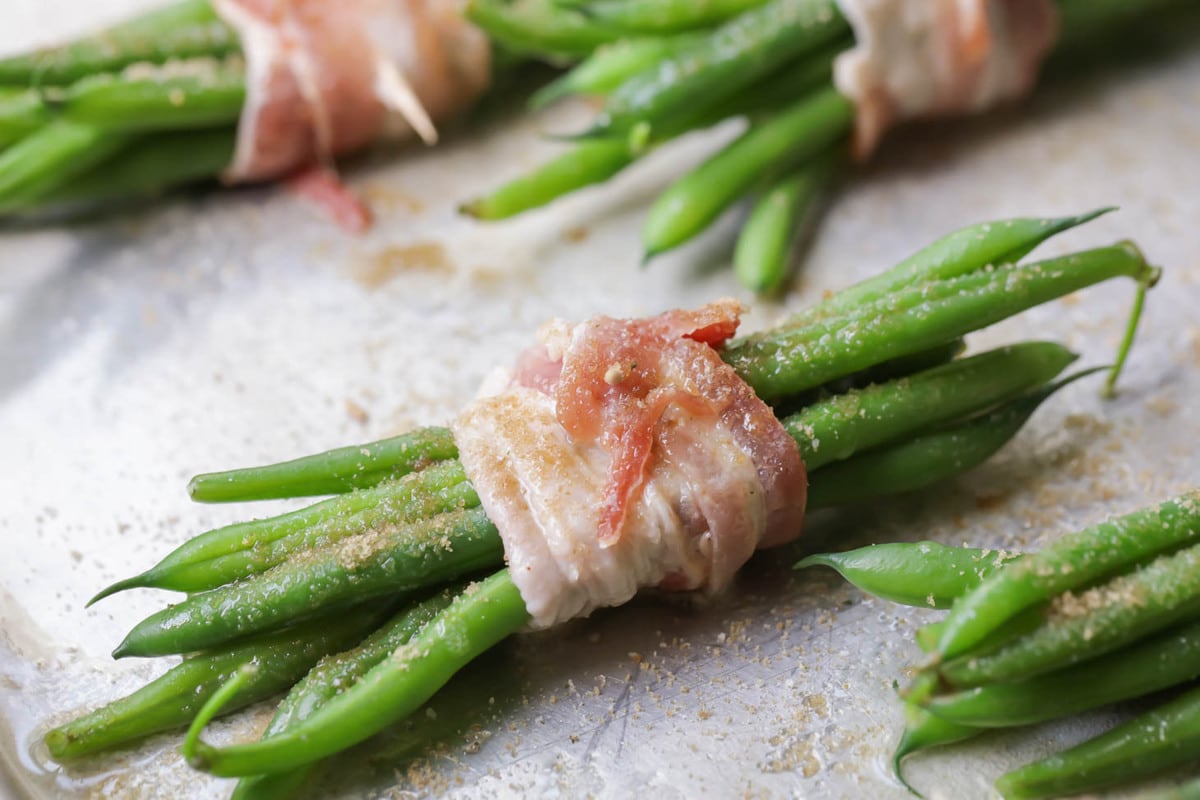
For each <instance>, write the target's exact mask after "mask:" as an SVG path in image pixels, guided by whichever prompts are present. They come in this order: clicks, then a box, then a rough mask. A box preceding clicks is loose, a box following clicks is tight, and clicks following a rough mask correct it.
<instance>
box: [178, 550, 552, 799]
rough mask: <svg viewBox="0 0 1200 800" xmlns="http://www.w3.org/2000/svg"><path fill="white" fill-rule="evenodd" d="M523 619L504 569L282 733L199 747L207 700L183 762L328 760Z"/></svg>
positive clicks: (271, 765)
mask: <svg viewBox="0 0 1200 800" xmlns="http://www.w3.org/2000/svg"><path fill="white" fill-rule="evenodd" d="M528 620H529V613H528V612H527V611H526V610H525V601H524V600H522V599H521V594H520V592H518V591H517V588H516V586H515V585H514V584H513V582H512V580H511V578H510V577H509V575H508V570H501V571H500V572H498V573H496V574H494V575H492V576H491V577H490V578H488V579H487V580H485V581H483V582H481V583H479V584H475V585H473V586H471V587H469V588H468V589H467V590H466V591H464V592H463V593H462V594H461V595H460V596H459V597H458V599H456V600H455V601H454V603H453V604H452V605H451V606H450V607H449V608H447V609H446V610H445V611H443V612H442V613H441V614H439V615H438V616H437V618H435V619H434V620H433V621H432V622H430V623H429V624H428V625H426V626H425V627H424V628H422V629H421V631H420V632H419V633H417V634H416V636H414V637H413V638H412V640H411V641H410V642H409V644H408V645H407V646H405V647H404V648H402V649H401V650H400V652H398V653H397V654H396V655H395V656H394V657H392V658H389V659H385V660H384V661H383V662H381V663H380V664H378V665H377V666H376V667H375V668H373V669H372V670H371V671H370V672H368V673H367V674H366V675H364V676H363V677H362V678H361V679H360V680H359V681H358V682H357V683H356V684H355V685H354V686H353V687H352V688H350V689H349V690H347V691H345V692H342V693H341V694H339V695H338V696H336V697H334V698H332V699H330V700H329V701H328V702H326V703H325V704H324V705H322V706H321V707H320V708H319V709H317V710H316V711H315V712H314V713H313V714H312V715H311V716H309V717H308V718H307V719H305V720H304V721H302V722H300V723H299V724H297V725H296V726H295V727H293V728H290V729H289V730H287V731H284V732H283V733H280V734H276V735H275V736H270V737H267V738H264V739H262V740H260V741H257V742H252V743H248V744H240V745H233V746H230V747H223V748H218V747H213V746H211V745H208V744H206V743H205V742H203V741H202V740H201V739H200V734H201V733H202V732H203V730H204V727H205V725H207V724H208V721H209V719H210V718H211V716H212V714H213V713H215V712H216V711H218V710H219V708H220V701H222V700H223V698H222V697H220V693H218V694H217V695H214V696H213V698H212V699H210V701H209V703H208V704H207V705H206V707H205V708H204V709H202V710H201V712H200V714H199V715H197V717H196V720H195V722H194V723H193V724H192V728H191V730H190V731H189V732H188V736H187V739H186V741H185V742H184V746H183V753H184V756H185V757H186V758H187V760H188V763H189V764H191V765H192V766H193V767H195V768H197V769H201V770H204V771H206V772H210V773H212V774H214V775H220V776H224V777H239V776H245V775H260V774H269V773H274V772H282V771H286V770H289V769H295V768H296V767H299V766H302V765H304V764H308V763H311V762H313V761H316V760H317V759H320V758H324V757H325V756H328V755H332V754H333V753H336V752H338V751H339V750H343V749H345V748H347V747H349V746H350V745H353V744H356V743H358V742H361V741H363V740H364V739H367V738H368V737H370V736H372V735H373V734H375V733H376V732H378V731H379V730H381V729H382V728H384V727H386V726H387V725H390V724H392V723H394V722H396V721H398V720H400V719H403V718H404V717H405V716H407V715H408V714H410V713H412V712H413V711H414V710H416V709H417V708H419V707H420V705H421V704H422V703H424V702H425V701H426V700H428V699H429V698H430V697H432V696H433V694H434V693H435V692H436V691H437V690H438V689H440V688H441V687H442V686H444V685H445V684H446V682H447V681H449V680H450V678H451V677H452V676H453V675H454V673H456V672H457V671H458V670H460V669H462V667H464V666H466V665H467V664H468V663H470V662H471V660H472V659H474V658H475V657H476V656H478V655H479V654H481V653H483V652H484V651H486V650H488V649H489V648H491V647H492V646H493V645H494V644H496V643H497V642H499V641H501V640H502V639H504V638H506V637H507V636H508V635H509V634H511V633H513V632H515V631H516V630H517V629H518V628H520V627H521V626H522V625H524V624H525V623H526V622H527V621H528ZM234 680H235V681H237V678H235V679H234ZM231 683H232V682H231ZM229 685H230V684H227V688H228V686H229ZM235 688H236V687H235Z"/></svg>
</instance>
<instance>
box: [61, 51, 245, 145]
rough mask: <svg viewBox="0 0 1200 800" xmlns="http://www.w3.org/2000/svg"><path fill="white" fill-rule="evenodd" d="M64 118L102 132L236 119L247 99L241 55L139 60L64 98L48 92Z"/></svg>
mask: <svg viewBox="0 0 1200 800" xmlns="http://www.w3.org/2000/svg"><path fill="white" fill-rule="evenodd" d="M46 97H47V99H46V103H47V105H48V106H49V107H50V109H51V110H52V111H53V112H55V113H56V114H57V115H59V116H60V117H62V118H63V119H67V120H70V121H72V122H76V123H79V124H82V125H92V126H95V127H96V128H100V129H102V130H113V131H128V132H134V133H137V132H146V131H160V130H188V129H194V128H204V127H210V126H214V125H232V124H234V123H236V122H237V120H238V117H239V116H240V115H241V113H242V106H243V105H244V103H245V100H246V69H245V65H244V64H243V62H242V59H241V57H236V58H232V59H226V60H224V61H216V60H213V59H208V58H205V59H193V60H190V61H171V62H169V63H167V64H164V65H161V66H156V65H148V64H137V65H134V66H131V67H128V68H126V69H125V70H124V71H123V72H121V73H119V74H103V75H94V76H92V77H89V78H84V79H83V80H81V81H79V82H78V83H75V84H72V85H71V86H70V87H69V88H68V89H66V90H64V91H63V92H62V95H61V97H58V96H57V95H50V94H49V93H47V94H46Z"/></svg>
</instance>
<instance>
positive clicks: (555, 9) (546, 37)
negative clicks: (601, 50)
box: [463, 0, 622, 61]
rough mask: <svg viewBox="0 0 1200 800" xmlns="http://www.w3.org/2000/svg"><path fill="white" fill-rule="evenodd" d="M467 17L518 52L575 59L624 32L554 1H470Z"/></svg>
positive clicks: (553, 57)
mask: <svg viewBox="0 0 1200 800" xmlns="http://www.w3.org/2000/svg"><path fill="white" fill-rule="evenodd" d="M463 14H464V16H465V17H466V18H467V19H468V20H470V21H471V22H473V23H475V24H476V25H478V26H479V27H480V28H482V29H483V30H484V31H486V32H487V35H488V38H490V39H492V41H494V42H496V43H498V44H501V45H503V46H504V47H506V48H507V49H509V50H512V51H513V52H516V53H522V54H529V55H535V56H538V57H541V58H546V59H548V60H550V61H575V60H578V59H580V58H584V57H586V56H588V55H590V54H591V53H592V51H593V50H595V49H596V48H597V47H599V46H600V45H602V44H607V43H609V42H614V41H616V40H617V39H620V38H621V35H622V34H621V32H620V31H618V30H616V29H615V28H612V27H610V26H607V25H604V24H603V23H601V22H599V21H597V20H592V19H589V18H588V17H586V16H585V15H583V14H580V13H578V12H577V11H574V10H572V9H569V8H562V7H560V6H559V5H557V4H556V3H554V2H551V0H468V2H467V4H466V8H465V9H464V11H463Z"/></svg>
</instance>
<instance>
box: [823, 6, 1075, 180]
mask: <svg viewBox="0 0 1200 800" xmlns="http://www.w3.org/2000/svg"><path fill="white" fill-rule="evenodd" d="M838 5H839V7H840V8H841V11H842V14H843V15H844V16H845V17H846V19H847V20H849V21H850V24H851V26H852V27H853V28H854V36H855V46H854V47H853V48H851V49H850V50H848V51H846V52H845V53H842V54H841V55H839V56H838V58H837V60H836V61H835V62H834V84H835V85H836V86H837V88H838V91H840V92H841V93H842V94H843V95H845V96H846V97H848V98H849V99H851V100H852V101H854V103H855V105H856V108H857V115H856V119H855V136H854V140H855V141H854V149H855V153H856V154H857V155H858V156H859V157H860V158H865V157H866V156H867V155H869V154H870V153H871V151H872V150H874V148H875V146H876V144H878V142H879V139H880V137H882V136H883V134H884V132H885V131H886V130H887V129H888V127H890V126H891V125H892V124H893V123H894V122H897V121H902V120H905V119H911V118H913V117H924V116H932V115H948V114H962V113H967V112H972V111H981V110H983V109H986V108H989V107H991V106H993V105H996V104H997V103H1000V102H1002V101H1005V100H1010V99H1013V98H1016V97H1020V96H1021V95H1023V94H1025V93H1027V92H1028V91H1029V90H1030V89H1031V88H1032V87H1033V84H1034V82H1035V80H1036V79H1037V74H1038V69H1039V67H1040V66H1041V62H1042V59H1043V58H1045V56H1046V54H1047V53H1049V51H1050V49H1051V48H1052V47H1053V45H1054V42H1055V40H1056V39H1057V37H1058V11H1057V8H1056V6H1055V4H1054V2H1053V0H920V2H913V1H912V0H838Z"/></svg>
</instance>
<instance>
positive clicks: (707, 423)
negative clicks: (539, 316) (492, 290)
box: [454, 301, 807, 628]
mask: <svg viewBox="0 0 1200 800" xmlns="http://www.w3.org/2000/svg"><path fill="white" fill-rule="evenodd" d="M738 311H739V306H738V304H737V303H736V302H734V301H721V302H719V303H713V304H710V305H708V306H705V307H704V308H702V309H699V310H697V311H691V312H689V311H672V312H668V313H667V314H663V315H661V316H658V317H653V318H650V319H643V320H617V319H611V318H608V317H598V318H595V319H592V320H589V321H587V322H584V323H580V324H577V325H570V324H567V323H561V322H557V323H552V324H550V325H548V326H546V327H544V328H543V330H542V342H543V344H542V346H540V347H537V348H534V349H532V350H530V351H529V352H527V353H526V354H525V355H523V356H522V358H521V359H520V360H519V361H518V364H517V367H516V370H515V373H513V374H512V375H511V377H510V378H509V379H508V380H507V381H506V382H505V385H504V386H501V387H498V391H497V393H495V394H489V395H487V396H482V397H480V398H478V399H476V400H475V401H474V402H473V403H471V404H470V405H469V406H468V407H467V408H466V409H465V410H464V411H463V413H462V414H461V415H460V416H459V417H458V419H457V420H456V421H455V423H454V434H455V439H456V441H457V443H458V448H459V458H460V459H461V460H462V463H463V466H464V467H465V469H466V471H467V475H468V476H469V477H470V479H471V482H472V483H473V485H474V486H475V489H476V491H477V492H478V494H479V497H480V501H481V503H482V505H483V508H484V510H485V511H487V513H488V516H489V517H490V518H491V519H492V521H493V522H494V523H495V524H496V527H497V529H498V530H499V531H500V535H501V538H502V539H503V540H504V550H505V558H506V559H507V561H508V565H509V570H510V573H511V575H512V578H513V581H514V583H515V584H516V585H517V588H518V589H519V590H520V592H521V596H522V598H523V599H524V601H525V605H526V608H527V609H528V611H529V613H530V616H531V618H532V622H531V626H532V627H534V628H544V627H549V626H551V625H554V624H557V623H559V622H562V621H564V620H567V619H571V618H573V617H579V616H586V615H588V614H589V613H591V612H592V611H593V610H594V609H596V608H600V607H605V606H614V605H619V604H621V603H624V602H626V601H627V600H629V599H630V598H631V597H633V595H634V594H635V593H636V592H637V590H638V589H639V588H642V587H651V586H655V587H661V588H664V589H672V590H692V589H700V590H705V591H709V592H714V591H717V590H719V589H721V588H722V587H724V586H726V585H728V583H729V582H730V581H731V580H732V578H733V575H734V573H735V572H736V571H737V569H738V568H739V567H740V566H741V565H742V564H744V563H745V562H746V560H747V559H748V558H749V557H750V555H751V554H752V553H753V552H754V550H755V549H756V548H758V547H764V546H772V545H776V544H782V543H784V542H787V541H791V540H792V539H794V538H795V537H796V536H798V535H799V533H800V529H801V525H802V520H803V513H804V503H805V498H806V495H807V479H806V476H805V471H804V465H803V463H801V461H800V456H799V451H798V449H797V447H796V444H795V442H794V441H793V440H792V439H791V437H789V436H788V434H787V432H786V431H785V430H784V428H783V426H782V425H781V424H780V423H779V421H778V420H777V419H776V418H775V416H774V414H773V413H772V411H771V409H770V408H769V407H768V406H767V405H766V404H765V403H763V402H762V401H761V400H760V399H759V398H758V397H757V396H756V395H755V394H754V392H753V391H752V390H751V389H750V387H749V386H747V385H746V383H745V382H744V381H742V380H741V378H740V377H738V375H737V374H736V373H735V372H734V371H733V369H732V368H731V367H730V366H728V365H727V364H725V363H724V362H723V361H722V360H721V358H720V355H719V354H718V353H717V351H716V350H715V349H714V348H715V347H717V346H719V345H721V344H723V343H724V341H725V340H727V339H728V338H729V337H730V336H732V334H733V332H734V330H736V327H737V315H738Z"/></svg>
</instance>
